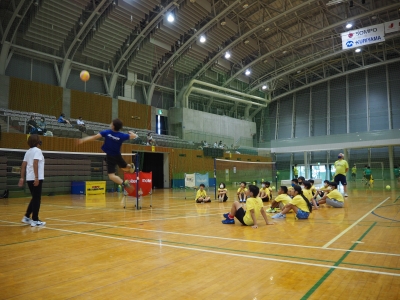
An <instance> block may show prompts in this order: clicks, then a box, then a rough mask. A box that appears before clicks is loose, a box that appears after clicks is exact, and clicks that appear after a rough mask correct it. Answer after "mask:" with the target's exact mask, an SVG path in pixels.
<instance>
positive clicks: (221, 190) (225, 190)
mask: <svg viewBox="0 0 400 300" xmlns="http://www.w3.org/2000/svg"><path fill="white" fill-rule="evenodd" d="M220 192H225V194H226V193H228V190H227V189H218V193H220Z"/></svg>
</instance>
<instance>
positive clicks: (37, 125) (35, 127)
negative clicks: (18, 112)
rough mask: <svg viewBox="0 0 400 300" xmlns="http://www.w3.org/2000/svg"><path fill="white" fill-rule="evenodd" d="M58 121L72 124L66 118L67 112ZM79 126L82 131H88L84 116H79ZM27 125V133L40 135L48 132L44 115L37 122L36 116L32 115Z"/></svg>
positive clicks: (77, 121)
mask: <svg viewBox="0 0 400 300" xmlns="http://www.w3.org/2000/svg"><path fill="white" fill-rule="evenodd" d="M57 122H58V123H62V124H69V125H71V126H73V125H72V124H71V122H70V121H69V120H68V119H66V118H65V114H64V113H61V114H60V116H59V117H58V119H57ZM76 124H77V127H78V129H79V130H80V131H82V132H86V125H85V122H84V121H83V120H82V117H79V119H78V120H76ZM26 125H27V127H26V133H27V134H39V135H46V133H47V128H46V127H47V123H46V120H45V118H44V117H40V120H39V121H37V122H36V120H35V116H31V118H30V119H29V121H28V122H27V124H26Z"/></svg>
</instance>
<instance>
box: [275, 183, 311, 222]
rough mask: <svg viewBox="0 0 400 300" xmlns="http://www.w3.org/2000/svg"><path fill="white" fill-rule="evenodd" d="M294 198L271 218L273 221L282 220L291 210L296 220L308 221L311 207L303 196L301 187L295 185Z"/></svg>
mask: <svg viewBox="0 0 400 300" xmlns="http://www.w3.org/2000/svg"><path fill="white" fill-rule="evenodd" d="M293 189H294V195H295V196H294V198H293V199H292V201H291V202H290V203H289V204H286V205H285V207H284V208H283V210H282V212H280V213H278V214H276V215H275V216H273V217H272V218H273V219H284V218H286V214H287V213H288V212H289V211H290V210H293V211H294V212H295V214H296V217H297V218H298V219H308V216H309V215H310V212H312V205H311V203H310V201H308V199H307V198H306V197H305V196H304V195H303V191H302V190H301V187H300V186H298V185H296V186H295V187H294V188H293Z"/></svg>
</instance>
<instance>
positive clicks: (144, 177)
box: [124, 172, 153, 197]
mask: <svg viewBox="0 0 400 300" xmlns="http://www.w3.org/2000/svg"><path fill="white" fill-rule="evenodd" d="M124 180H129V183H130V184H131V186H132V187H133V189H132V190H131V191H130V192H129V193H128V195H129V196H132V197H136V181H137V180H136V173H132V174H131V173H125V174H124ZM152 187H153V173H152V172H148V173H147V172H139V187H138V188H139V190H141V192H142V196H147V195H149V194H151V191H152Z"/></svg>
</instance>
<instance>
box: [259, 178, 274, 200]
mask: <svg viewBox="0 0 400 300" xmlns="http://www.w3.org/2000/svg"><path fill="white" fill-rule="evenodd" d="M261 186H262V187H261V189H260V193H259V194H258V197H260V198H261V200H262V202H268V201H269V200H270V199H271V198H272V197H271V196H272V193H271V188H270V187H269V186H270V183H269V181H266V182H263V183H262V185H261Z"/></svg>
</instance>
